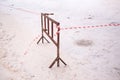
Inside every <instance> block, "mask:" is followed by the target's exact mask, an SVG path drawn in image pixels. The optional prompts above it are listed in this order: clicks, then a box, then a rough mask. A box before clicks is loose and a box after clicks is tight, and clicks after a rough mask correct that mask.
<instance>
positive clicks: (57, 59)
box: [49, 57, 67, 68]
mask: <svg viewBox="0 0 120 80" xmlns="http://www.w3.org/2000/svg"><path fill="white" fill-rule="evenodd" d="M59 61H61V62H62V63H63V64H64V65H65V66H66V65H67V64H66V63H65V62H64V61H63V60H62V59H61V58H60V57H56V58H55V60H54V61H53V62H52V64H51V65H50V66H49V68H52V66H53V65H54V64H55V62H57V67H59V66H60V63H59Z"/></svg>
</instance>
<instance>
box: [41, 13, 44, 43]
mask: <svg viewBox="0 0 120 80" xmlns="http://www.w3.org/2000/svg"><path fill="white" fill-rule="evenodd" d="M41 27H42V43H44V39H43V13H41Z"/></svg>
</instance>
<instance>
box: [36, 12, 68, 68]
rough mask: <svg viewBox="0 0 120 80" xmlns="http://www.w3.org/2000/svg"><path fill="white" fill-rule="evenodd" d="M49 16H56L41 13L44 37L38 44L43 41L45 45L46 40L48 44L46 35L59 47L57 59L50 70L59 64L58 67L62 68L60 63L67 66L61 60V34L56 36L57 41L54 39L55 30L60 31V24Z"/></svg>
mask: <svg viewBox="0 0 120 80" xmlns="http://www.w3.org/2000/svg"><path fill="white" fill-rule="evenodd" d="M49 15H54V14H53V13H41V27H42V29H41V30H42V36H41V37H40V39H39V40H38V42H37V44H38V43H39V42H40V41H41V40H42V43H44V40H46V41H47V42H48V43H49V41H48V40H47V38H46V37H45V36H44V34H46V35H47V36H48V37H49V39H50V40H51V41H52V42H53V43H54V44H55V46H56V47H57V57H56V58H55V60H54V61H53V62H52V64H51V65H50V66H49V68H52V66H53V65H54V64H55V62H57V67H59V66H60V61H61V62H62V63H63V64H64V65H67V64H66V63H65V62H64V61H63V60H62V59H61V58H60V33H57V34H56V39H55V37H54V33H55V30H54V28H56V29H57V32H59V31H60V27H59V25H60V23H59V22H57V21H55V20H54V19H52V18H50V17H49Z"/></svg>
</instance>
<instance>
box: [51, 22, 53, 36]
mask: <svg viewBox="0 0 120 80" xmlns="http://www.w3.org/2000/svg"><path fill="white" fill-rule="evenodd" d="M51 35H52V38H53V22H51Z"/></svg>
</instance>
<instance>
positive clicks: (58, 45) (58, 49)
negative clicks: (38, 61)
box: [57, 23, 60, 67]
mask: <svg viewBox="0 0 120 80" xmlns="http://www.w3.org/2000/svg"><path fill="white" fill-rule="evenodd" d="M59 25H60V24H59V23H58V24H57V26H59ZM59 31H60V28H59V27H58V30H57V67H59V66H60V65H59V64H60V63H59V58H60V33H59Z"/></svg>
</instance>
